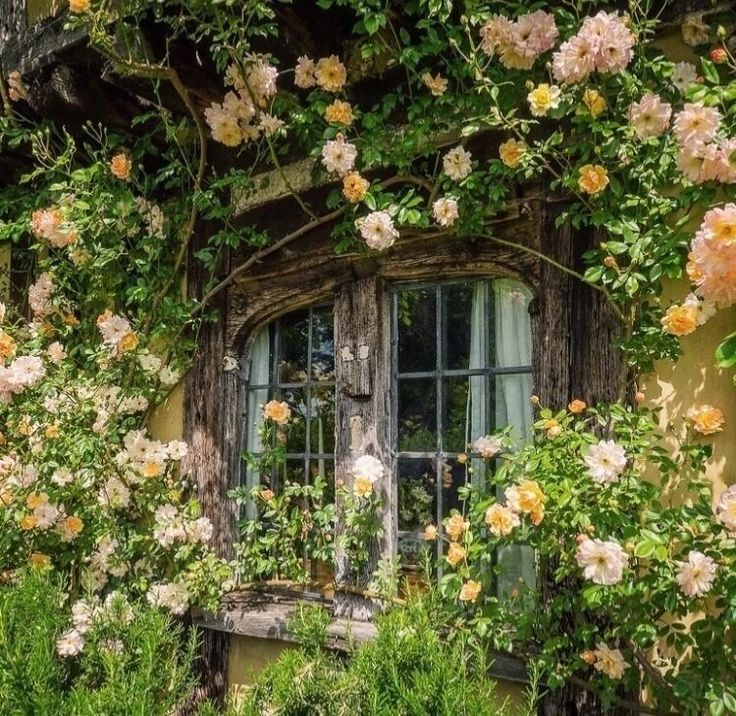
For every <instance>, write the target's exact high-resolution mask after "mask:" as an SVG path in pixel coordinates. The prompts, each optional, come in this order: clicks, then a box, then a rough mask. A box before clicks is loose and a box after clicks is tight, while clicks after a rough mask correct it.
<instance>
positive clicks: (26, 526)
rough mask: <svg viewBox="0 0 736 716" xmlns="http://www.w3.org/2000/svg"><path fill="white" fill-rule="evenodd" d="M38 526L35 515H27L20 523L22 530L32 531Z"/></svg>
mask: <svg viewBox="0 0 736 716" xmlns="http://www.w3.org/2000/svg"><path fill="white" fill-rule="evenodd" d="M35 526H36V518H35V517H34V516H33V515H26V516H25V517H24V518H23V519H22V520H21V521H20V528H21V529H22V530H26V531H27V530H32V529H33V528H34V527H35Z"/></svg>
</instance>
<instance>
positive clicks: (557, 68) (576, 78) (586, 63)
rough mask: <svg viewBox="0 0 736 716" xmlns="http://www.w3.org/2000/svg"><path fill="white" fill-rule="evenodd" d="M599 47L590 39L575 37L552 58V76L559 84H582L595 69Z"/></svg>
mask: <svg viewBox="0 0 736 716" xmlns="http://www.w3.org/2000/svg"><path fill="white" fill-rule="evenodd" d="M597 52H598V47H597V45H595V44H594V43H592V42H591V40H590V38H587V37H581V36H579V35H573V36H572V37H571V38H570V39H569V40H567V41H565V42H563V43H562V45H560V49H559V50H558V51H557V52H555V54H554V55H553V57H552V74H553V75H554V78H555V79H556V80H557V81H558V82H565V83H567V84H574V83H576V82H582V81H583V80H584V79H586V78H587V77H588V76H589V75H590V73H591V72H593V70H594V69H595V58H596V54H597Z"/></svg>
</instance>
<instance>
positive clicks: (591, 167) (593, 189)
mask: <svg viewBox="0 0 736 716" xmlns="http://www.w3.org/2000/svg"><path fill="white" fill-rule="evenodd" d="M579 171H580V176H579V177H578V188H579V189H580V191H583V192H585V193H586V194H598V193H600V192H602V191H603V190H604V189H605V188H606V187H607V186H608V172H607V171H606V169H605V167H602V166H601V165H600V164H586V165H585V166H583V167H580V170H579Z"/></svg>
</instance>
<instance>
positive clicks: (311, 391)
mask: <svg viewBox="0 0 736 716" xmlns="http://www.w3.org/2000/svg"><path fill="white" fill-rule="evenodd" d="M325 308H331V306H313V307H310V308H309V309H307V326H306V333H307V335H306V343H307V346H306V348H307V351H306V366H305V367H306V375H305V380H304V381H302V382H294V381H284V380H280V377H281V373H280V370H281V367H282V361H283V358H284V356H285V355H286V353H285V337H284V331H283V320H282V319H277V320H275V321H274V322H273V323H272V324H271V326H270V327H269V329H268V330H269V331H270V334H271V346H272V348H271V355H270V361H269V362H270V369H269V372H270V378H269V382H268V383H263V382H258V383H253V384H250V383H247V384H246V396H247V395H250V394H252V393H255V392H257V391H264V390H266V391H268V399H269V400H271V399H277V400H282V399H285V398H286V396H285V395H284V393H285V392H287V391H300V392H301V393H302V395H303V403H304V413H303V416H304V451H298V452H294V451H289V452H286V453H284V457H285V459H286V460H290V461H292V462H295V461H297V460H298V461H301V462H302V463H303V474H304V482H305V484H309V483H310V482H311V471H310V465H312V464H313V463H318V464H319V463H324V462H325V461H330V463H333V464H334V459H335V455H334V452H325V451H324V450H319V449H317V450H315V451H314V452H312V444H311V443H312V437H311V433H312V418H313V412H314V411H313V409H312V403H313V401H315V400H316V398H315V388H318V389H320V390H321V389H325V388H327V389H332V390H331V392H332V394H333V395H334V388H335V381H334V379H332V380H319V379H317V378H315V376H314V375H313V367H314V366H313V360H312V358H313V351H314V348H315V345H314V331H315V315H316V313H317V312H318V311H320V310H324V309H325ZM287 402H288V401H287ZM247 404H248V402H247V400H246V405H247ZM290 407H291V408H292V414H293V411H294V409H295V408H296V407H298V406H294V405H291V406H290ZM244 417H245V419H246V420H254V419H258V417H259V416H254V415H251V416H249V415H245V416H244ZM277 440H278V436H277V435H276V433H274V435H273V442H272V447H276V444H277ZM320 442H322V441H321V440H320ZM315 447H319V446H315ZM251 455H253V457H255V458H260V457H262V456H263V452H262V451H251ZM270 477H271V485H272V487H273V488H274V489H278V487H279V484H278V482H279V470H278V468H277V467H274V468H273V469H272V471H271V476H270Z"/></svg>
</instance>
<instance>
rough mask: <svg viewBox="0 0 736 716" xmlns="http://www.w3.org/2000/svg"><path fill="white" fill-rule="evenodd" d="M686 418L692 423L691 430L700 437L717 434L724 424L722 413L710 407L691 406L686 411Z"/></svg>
mask: <svg viewBox="0 0 736 716" xmlns="http://www.w3.org/2000/svg"><path fill="white" fill-rule="evenodd" d="M687 418H688V420H689V421H690V422H691V423H692V426H693V430H694V431H695V432H696V433H700V434H701V435H713V433H719V432H721V431H722V430H723V424H724V423H725V418H724V417H723V412H722V411H721V410H720V409H719V408H714V407H713V406H712V405H698V406H693V407H692V408H690V410H688V411H687Z"/></svg>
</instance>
